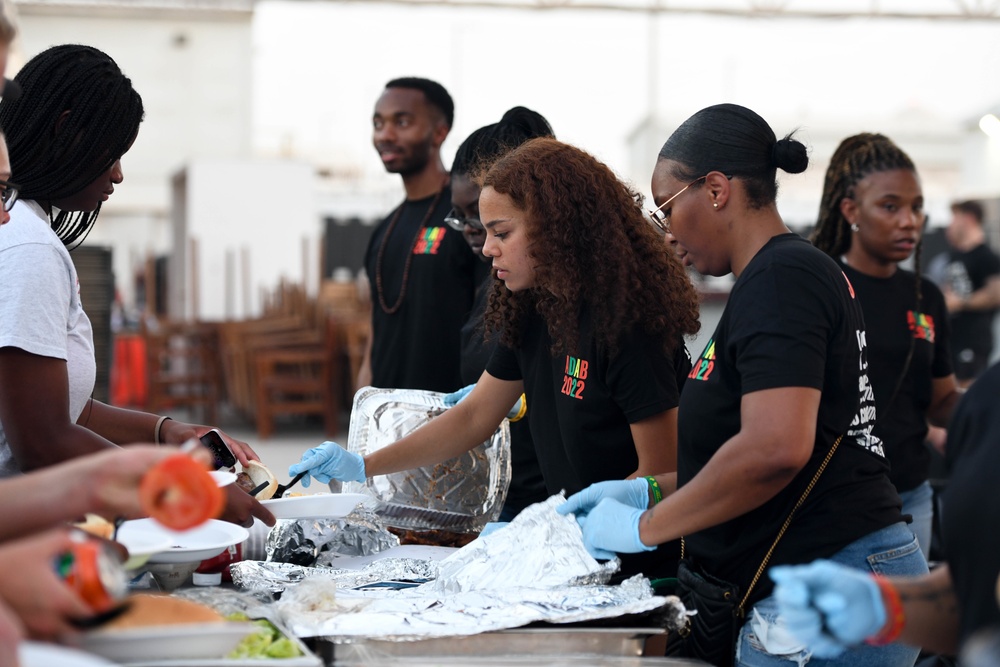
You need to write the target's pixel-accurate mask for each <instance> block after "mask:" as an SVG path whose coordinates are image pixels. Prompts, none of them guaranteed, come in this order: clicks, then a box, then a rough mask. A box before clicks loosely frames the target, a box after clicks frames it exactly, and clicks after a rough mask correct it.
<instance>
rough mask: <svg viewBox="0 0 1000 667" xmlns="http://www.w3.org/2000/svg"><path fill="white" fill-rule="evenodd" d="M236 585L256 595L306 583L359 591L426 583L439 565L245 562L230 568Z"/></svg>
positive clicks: (390, 560)
mask: <svg viewBox="0 0 1000 667" xmlns="http://www.w3.org/2000/svg"><path fill="white" fill-rule="evenodd" d="M229 571H230V572H231V573H232V576H233V584H235V585H236V586H237V587H239V588H240V589H241V590H244V591H249V592H253V593H272V594H273V593H281V592H283V591H284V590H286V589H291V588H294V587H295V586H296V584H299V583H301V582H303V581H306V580H310V579H322V580H324V581H333V582H335V583H336V584H337V585H338V587H340V588H342V589H349V588H359V587H362V586H368V585H370V584H374V583H379V582H424V581H430V580H433V579H434V578H435V577H437V572H438V564H437V563H436V562H434V561H426V560H418V559H415V558H386V559H383V560H378V561H375V562H373V563H369V564H368V565H366V566H365V567H364V568H362V569H360V570H339V569H332V568H326V567H302V566H301V565H294V564H291V563H264V562H260V561H243V562H240V563H234V564H232V565H231V566H230V567H229Z"/></svg>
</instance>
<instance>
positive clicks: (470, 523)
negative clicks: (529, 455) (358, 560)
mask: <svg viewBox="0 0 1000 667" xmlns="http://www.w3.org/2000/svg"><path fill="white" fill-rule="evenodd" d="M443 398H444V394H441V393H438V392H433V391H420V390H416V389H378V388H375V387H364V388H362V389H360V390H359V391H358V393H357V394H355V396H354V407H353V409H352V411H351V426H350V432H349V435H348V441H347V449H348V450H350V451H352V452H355V453H357V454H361V455H362V456H364V455H366V454H368V453H369V452H374V451H378V450H379V449H381V448H383V447H386V446H387V445H391V444H392V443H394V442H396V441H397V440H399V439H400V438H402V437H403V436H405V435H408V434H409V433H411V432H413V431H414V430H416V429H418V428H420V427H421V426H423V425H424V424H426V423H427V422H429V421H430V420H431V419H433V418H434V417H437V416H438V415H440V414H442V413H443V412H444V411H445V410H447V409H448V408H447V407H446V406H445V404H444V400H443ZM509 483H510V427H509V425H508V422H507V420H506V419H505V420H503V423H501V424H500V427H499V428H498V429H497V430H496V432H494V433H493V435H492V436H491V437H490V439H489V440H487V441H485V442H483V443H482V444H480V445H478V446H476V447H475V448H474V449H472V450H471V451H469V452H468V453H466V454H463V455H461V456H457V457H455V458H453V459H449V460H447V461H444V462H442V463H439V464H437V465H433V466H425V467H423V468H415V469H413V470H406V471H402V472H397V473H390V474H388V475H378V476H376V477H372V478H369V479H368V480H366V481H365V482H364V483H363V484H361V483H358V482H348V483H346V484H344V491H346V492H348V493H367V494H369V495H371V496H372V497H374V498H375V500H376V502H377V505H376V508H375V512H376V514H378V515H379V516H380V517H381V518H382V521H383V523H385V524H386V525H387V526H393V527H395V528H402V529H406V530H448V531H452V532H456V533H473V532H479V531H481V530H482V529H483V526H485V525H486V524H487V523H489V522H490V521H494V520H496V517H497V516H498V515H499V514H500V510H501V509H502V507H503V503H504V499H505V498H506V496H507V485H508V484H509Z"/></svg>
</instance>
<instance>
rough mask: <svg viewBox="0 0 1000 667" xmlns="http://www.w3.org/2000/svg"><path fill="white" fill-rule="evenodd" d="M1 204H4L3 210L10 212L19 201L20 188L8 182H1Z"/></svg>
mask: <svg viewBox="0 0 1000 667" xmlns="http://www.w3.org/2000/svg"><path fill="white" fill-rule="evenodd" d="M0 188H2V189H0V202H2V203H3V210H5V211H10V209H12V208H14V202H16V201H17V191H18V186H16V185H14V184H13V183H9V182H8V181H4V180H0Z"/></svg>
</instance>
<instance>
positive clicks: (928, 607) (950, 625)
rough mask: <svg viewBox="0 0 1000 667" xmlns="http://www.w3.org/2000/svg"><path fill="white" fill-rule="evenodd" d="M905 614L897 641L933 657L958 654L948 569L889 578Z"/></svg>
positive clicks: (956, 621)
mask: <svg viewBox="0 0 1000 667" xmlns="http://www.w3.org/2000/svg"><path fill="white" fill-rule="evenodd" d="M890 580H891V581H892V584H893V585H894V586H895V587H896V590H897V591H898V592H899V599H900V601H901V602H902V603H903V610H904V612H905V614H906V625H904V626H903V634H902V635H900V637H899V641H901V642H903V643H905V644H909V645H910V646H920V647H922V648H924V649H927V650H929V651H932V652H934V653H943V654H945V655H955V654H956V653H957V651H958V624H959V616H958V614H959V611H958V599H957V598H956V597H955V589H954V587H953V585H952V581H951V572H950V571H949V569H948V566H947V565H942V566H940V567H936V568H934V569H933V570H931V572H930V573H929V574H925V575H921V576H919V577H891V578H890Z"/></svg>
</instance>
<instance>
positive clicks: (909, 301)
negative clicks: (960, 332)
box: [840, 264, 952, 492]
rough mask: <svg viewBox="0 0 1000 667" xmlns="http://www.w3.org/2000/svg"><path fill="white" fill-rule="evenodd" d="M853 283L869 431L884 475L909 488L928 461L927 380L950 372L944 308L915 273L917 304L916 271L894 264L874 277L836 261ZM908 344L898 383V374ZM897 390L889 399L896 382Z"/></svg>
mask: <svg viewBox="0 0 1000 667" xmlns="http://www.w3.org/2000/svg"><path fill="white" fill-rule="evenodd" d="M840 268H841V269H843V270H844V273H846V274H847V277H848V279H849V280H850V281H851V284H852V285H853V286H854V291H855V293H856V294H857V296H858V301H859V302H860V303H861V310H862V312H863V313H864V316H865V331H866V332H867V341H868V377H869V379H870V380H871V383H872V389H874V390H875V407H876V415H877V418H876V420H875V430H874V433H875V435H876V436H877V437H878V438H879V440H881V441H882V444H883V445H884V447H885V454H886V458H888V459H889V465H890V470H889V480H890V481H892V483H893V484H895V486H896V489H897V490H898V491H901V492H902V491H910V490H911V489H913V488H915V487H917V486H918V485H920V484H922V483H924V482H925V481H927V475H928V474H929V470H930V464H931V454H930V450H928V449H927V445H926V444H924V441H925V440H926V438H927V408H928V407H929V406H930V404H931V398H932V396H933V381H934V380H935V379H937V378H943V377H947V376H949V375H951V372H952V371H951V357H950V355H949V352H948V350H949V347H948V331H949V329H948V311H947V309H946V308H945V305H944V296H943V295H942V294H941V290H939V289H938V288H937V286H936V285H934V283H932V282H931V281H929V280H927V279H926V278H921V279H920V283H921V287H920V290H921V301H920V307H919V308H918V307H917V294H916V282H915V278H916V276H915V275H914V274H913V273H912V272H911V271H904V270H902V269H899V270H898V271H896V273H895V274H893V275H892V276H891V277H889V278H875V277H872V276H868V275H865V274H864V273H861V272H859V271H855V270H854V269H852V268H851V267H849V266H847V265H845V264H841V267H840ZM911 344H912V346H913V356H912V358H911V359H910V365H909V368H908V370H907V372H906V377H905V378H904V379H903V382H902V384H899V380H900V374H901V373H902V372H903V368H904V366H905V365H906V357H907V355H908V354H909V352H910V346H911ZM897 385H898V386H899V392H898V393H897V395H896V398H895V399H894V400H892V405H891V406H890V405H889V401H890V399H891V398H892V395H893V393H894V392H895V391H896V386H897Z"/></svg>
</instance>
